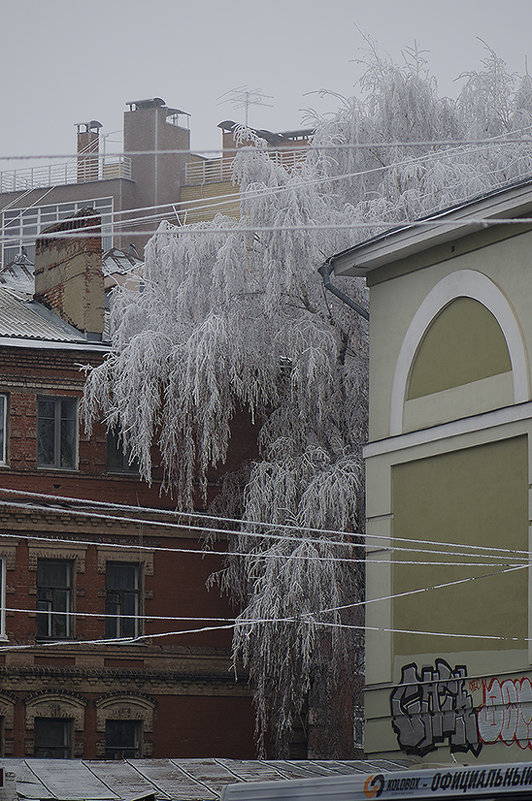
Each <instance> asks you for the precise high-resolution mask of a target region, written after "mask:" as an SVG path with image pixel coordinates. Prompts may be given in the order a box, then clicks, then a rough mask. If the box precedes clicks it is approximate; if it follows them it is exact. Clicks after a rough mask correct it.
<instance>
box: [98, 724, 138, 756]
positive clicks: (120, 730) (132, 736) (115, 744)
mask: <svg viewBox="0 0 532 801" xmlns="http://www.w3.org/2000/svg"><path fill="white" fill-rule="evenodd" d="M140 744H141V721H140V720H106V721H105V758H106V759H134V758H135V757H140V756H141V747H140Z"/></svg>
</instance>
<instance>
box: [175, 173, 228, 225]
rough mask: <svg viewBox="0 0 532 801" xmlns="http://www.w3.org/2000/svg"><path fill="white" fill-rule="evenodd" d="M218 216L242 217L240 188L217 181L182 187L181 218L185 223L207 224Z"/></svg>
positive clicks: (226, 182)
mask: <svg viewBox="0 0 532 801" xmlns="http://www.w3.org/2000/svg"><path fill="white" fill-rule="evenodd" d="M225 197H227V202H226V201H225ZM198 201H200V202H198ZM202 201H204V202H202ZM214 204H216V205H214ZM217 214H225V215H227V216H229V217H237V218H238V217H239V216H240V197H239V187H238V186H235V185H234V184H233V183H232V182H231V181H216V182H215V183H205V184H192V185H190V186H183V187H181V217H182V220H183V222H184V223H197V222H207V221H208V220H212V219H214V217H216V215H217Z"/></svg>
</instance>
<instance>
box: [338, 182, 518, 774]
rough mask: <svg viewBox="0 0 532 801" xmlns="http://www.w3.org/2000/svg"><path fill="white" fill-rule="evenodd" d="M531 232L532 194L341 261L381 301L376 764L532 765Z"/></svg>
mask: <svg viewBox="0 0 532 801" xmlns="http://www.w3.org/2000/svg"><path fill="white" fill-rule="evenodd" d="M520 218H523V220H524V221H523V222H509V221H510V220H511V221H516V220H519V219H520ZM527 218H528V219H530V218H532V182H523V183H519V184H513V185H511V186H508V187H506V188H505V189H504V190H499V191H496V192H493V193H490V194H489V195H485V196H482V197H479V198H476V199H474V200H473V201H471V202H469V203H467V204H465V205H462V206H460V207H457V208H454V209H450V210H448V211H446V212H444V213H443V214H440V215H438V217H434V218H431V219H426V220H422V221H419V224H415V225H409V226H405V227H402V228H399V229H396V230H394V231H390V232H388V233H386V234H383V235H380V236H378V237H375V238H374V239H372V240H369V241H366V242H364V243H362V244H360V245H357V246H355V247H354V248H351V249H350V250H348V251H345V252H343V253H340V254H338V255H337V256H335V257H333V258H332V259H331V260H330V261H331V263H332V265H333V266H334V271H335V274H336V275H337V276H340V275H344V276H355V275H356V276H364V277H365V278H366V280H367V284H368V286H369V294H370V441H369V443H368V445H367V447H366V451H365V456H366V466H367V517H368V523H367V532H368V540H367V542H368V547H367V560H368V565H367V601H368V603H367V607H366V611H367V615H366V624H367V627H368V629H367V632H366V643H367V645H366V656H367V658H366V729H365V743H366V751H367V753H368V755H369V756H370V757H373V756H377V755H378V756H381V757H384V756H394V757H397V756H398V755H399V754H400V753H401V752H402V753H403V754H410V755H414V756H418V757H419V758H420V759H423V761H425V762H442V761H448V760H449V761H452V760H453V759H457V760H458V761H460V762H479V763H480V762H492V763H493V762H502V761H509V762H511V761H519V760H523V759H527V758H528V757H530V759H532V615H531V597H530V596H531V585H530V571H529V567H528V565H529V551H530V535H531V531H532V528H531V525H532V522H531V521H532V503H531V500H532V495H531V490H530V488H531V486H532V388H531V368H532V225H530V223H527V222H526V220H527Z"/></svg>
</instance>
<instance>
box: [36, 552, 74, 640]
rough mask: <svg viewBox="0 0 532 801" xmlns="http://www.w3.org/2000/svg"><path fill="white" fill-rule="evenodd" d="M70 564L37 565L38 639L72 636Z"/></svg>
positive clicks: (53, 561)
mask: <svg viewBox="0 0 532 801" xmlns="http://www.w3.org/2000/svg"><path fill="white" fill-rule="evenodd" d="M71 576H72V569H71V563H70V562H67V561H66V560H64V559H39V560H38V562H37V612H38V614H37V637H38V638H48V639H50V638H53V639H65V638H67V637H69V636H70V619H69V618H70V616H69V615H62V614H60V613H61V612H70V604H71V597H72V586H71Z"/></svg>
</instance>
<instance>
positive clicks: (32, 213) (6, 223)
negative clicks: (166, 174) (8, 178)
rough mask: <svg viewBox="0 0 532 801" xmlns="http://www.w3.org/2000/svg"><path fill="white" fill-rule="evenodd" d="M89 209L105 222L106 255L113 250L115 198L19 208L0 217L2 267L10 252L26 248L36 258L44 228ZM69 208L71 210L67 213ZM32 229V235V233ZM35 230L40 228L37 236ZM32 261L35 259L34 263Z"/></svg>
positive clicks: (104, 247) (103, 227) (104, 246)
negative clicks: (34, 254) (37, 240)
mask: <svg viewBox="0 0 532 801" xmlns="http://www.w3.org/2000/svg"><path fill="white" fill-rule="evenodd" d="M87 206H91V207H93V208H94V209H95V210H96V212H97V214H98V215H99V216H100V217H101V218H102V247H103V250H104V252H105V251H106V250H109V249H110V248H112V246H113V219H114V197H113V196H112V195H110V196H105V197H95V198H87V199H82V200H70V201H69V200H65V201H64V202H63V203H51V204H46V205H43V206H25V207H23V208H18V207H17V208H11V209H9V211H5V212H1V213H0V223H1V232H2V244H1V248H2V265H3V266H5V264H6V252H7V251H9V250H12V249H15V248H16V249H17V253H20V251H21V248H22V247H23V246H24V247H25V248H26V249H27V250H29V251H30V253H29V255H30V256H32V253H33V248H34V246H35V239H36V238H37V237H38V236H39V234H40V232H41V231H42V229H43V228H46V227H47V226H48V225H54V224H55V223H57V222H61V220H63V219H66V218H68V217H72V216H73V215H74V214H77V213H78V212H79V211H81V209H84V208H86V207H87ZM65 207H66V208H67V210H65ZM69 207H73V209H74V210H73V211H72V209H71V208H69ZM102 209H103V210H102ZM24 228H26V232H24ZM28 228H29V229H30V231H31V233H28ZM34 228H36V233H34V232H33V229H34ZM32 260H33V257H32V258H31V259H30V261H32Z"/></svg>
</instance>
